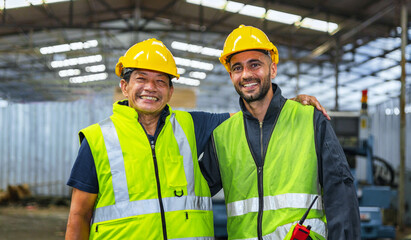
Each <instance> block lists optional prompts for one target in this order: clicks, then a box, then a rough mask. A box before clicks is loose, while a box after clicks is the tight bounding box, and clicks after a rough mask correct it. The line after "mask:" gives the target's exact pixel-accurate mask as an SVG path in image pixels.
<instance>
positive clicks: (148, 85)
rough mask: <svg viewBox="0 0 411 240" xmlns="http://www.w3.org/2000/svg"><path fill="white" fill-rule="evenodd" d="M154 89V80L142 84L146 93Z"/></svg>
mask: <svg viewBox="0 0 411 240" xmlns="http://www.w3.org/2000/svg"><path fill="white" fill-rule="evenodd" d="M155 89H156V82H155V81H154V80H148V81H147V82H146V83H145V84H144V90H146V91H150V92H152V91H154V90H155Z"/></svg>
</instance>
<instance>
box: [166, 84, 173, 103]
mask: <svg viewBox="0 0 411 240" xmlns="http://www.w3.org/2000/svg"><path fill="white" fill-rule="evenodd" d="M169 91H170V94H169V95H168V101H167V102H169V101H170V99H171V97H172V96H173V93H174V86H171V87H170V90H169Z"/></svg>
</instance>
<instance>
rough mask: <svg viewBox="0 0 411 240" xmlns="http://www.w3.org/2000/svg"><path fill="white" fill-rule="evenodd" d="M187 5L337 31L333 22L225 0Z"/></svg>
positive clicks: (194, 1) (202, 0)
mask: <svg viewBox="0 0 411 240" xmlns="http://www.w3.org/2000/svg"><path fill="white" fill-rule="evenodd" d="M186 2H188V3H192V4H196V5H202V6H205V7H210V8H215V9H221V10H225V11H227V12H233V13H239V14H242V15H247V16H251V17H256V18H265V19H267V20H269V21H275V22H279V23H284V24H295V25H296V26H297V27H303V28H309V29H312V30H316V31H322V32H328V33H330V34H334V33H335V32H336V31H337V30H338V24H336V23H333V22H327V21H322V20H318V19H313V18H304V19H303V20H302V21H301V19H302V17H301V16H299V15H295V14H291V13H286V12H281V11H277V10H273V9H266V8H263V7H259V6H255V5H250V4H247V5H245V4H243V3H239V2H234V1H226V0H213V1H210V0H186Z"/></svg>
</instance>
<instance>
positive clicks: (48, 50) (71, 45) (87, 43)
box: [40, 40, 98, 55]
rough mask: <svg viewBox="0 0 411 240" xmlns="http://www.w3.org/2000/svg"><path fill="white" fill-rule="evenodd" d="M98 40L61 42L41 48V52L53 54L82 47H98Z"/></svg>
mask: <svg viewBox="0 0 411 240" xmlns="http://www.w3.org/2000/svg"><path fill="white" fill-rule="evenodd" d="M97 46H98V41H97V40H89V41H85V42H74V43H67V44H60V45H54V46H48V47H42V48H40V53H41V54H43V55H45V54H52V53H60V52H68V51H75V50H81V49H87V48H92V47H97Z"/></svg>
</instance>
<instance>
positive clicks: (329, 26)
mask: <svg viewBox="0 0 411 240" xmlns="http://www.w3.org/2000/svg"><path fill="white" fill-rule="evenodd" d="M295 25H296V26H299V27H304V28H309V29H312V30H317V31H321V32H328V33H333V32H334V31H335V30H337V28H338V24H336V23H332V22H326V21H322V20H318V19H313V18H304V19H303V21H302V22H296V23H295Z"/></svg>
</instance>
